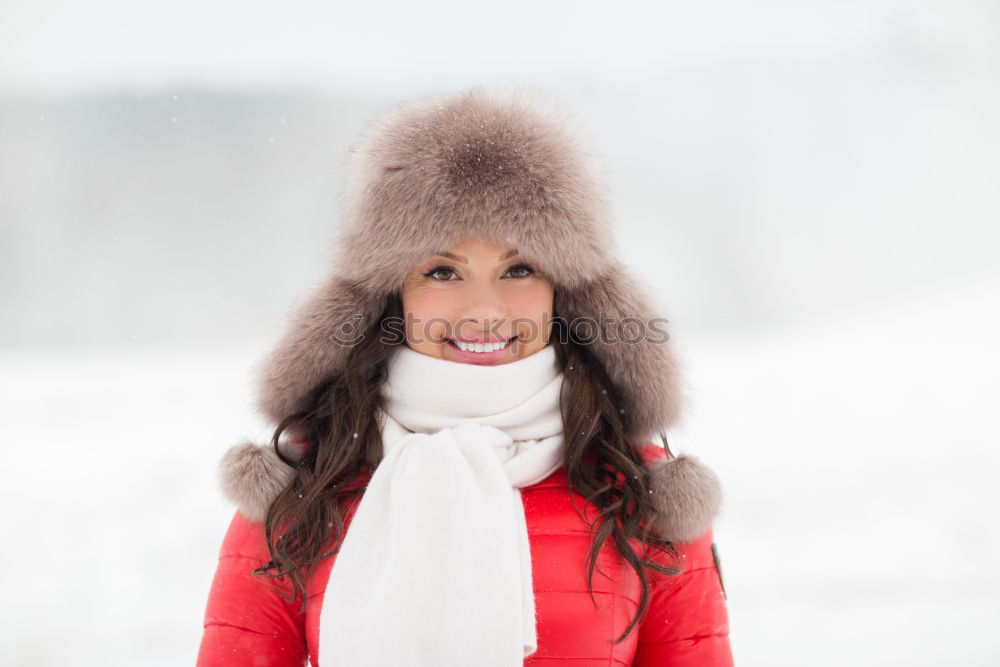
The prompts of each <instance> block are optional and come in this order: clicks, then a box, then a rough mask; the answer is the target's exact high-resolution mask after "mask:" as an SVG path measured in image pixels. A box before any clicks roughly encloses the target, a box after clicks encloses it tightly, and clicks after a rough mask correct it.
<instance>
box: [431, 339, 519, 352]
mask: <svg viewBox="0 0 1000 667" xmlns="http://www.w3.org/2000/svg"><path fill="white" fill-rule="evenodd" d="M516 339H517V336H511V337H510V338H507V339H505V340H500V341H494V342H478V341H476V342H474V341H460V340H455V339H454V338H449V339H448V340H447V343H448V345H450V346H451V347H452V349H455V350H458V351H459V352H461V353H462V354H463V355H479V354H481V355H483V356H484V357H486V356H489V355H494V356H495V355H497V354H498V353H500V352H502V351H503V350H505V349H506V348H507V346H508V345H509V344H510V343H511V342H513V341H514V340H516Z"/></svg>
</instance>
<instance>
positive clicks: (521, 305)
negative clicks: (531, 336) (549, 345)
mask: <svg viewBox="0 0 1000 667" xmlns="http://www.w3.org/2000/svg"><path fill="white" fill-rule="evenodd" d="M552 297H553V293H552V287H551V286H549V285H547V284H539V285H532V286H531V287H530V288H528V289H524V290H521V291H519V292H517V293H515V294H512V295H511V299H510V301H508V305H509V307H510V311H511V317H513V318H515V319H516V320H517V322H518V326H517V330H518V332H519V333H525V332H527V331H529V330H534V331H536V332H537V331H539V330H540V329H544V328H545V327H547V325H548V324H549V322H551V320H552Z"/></svg>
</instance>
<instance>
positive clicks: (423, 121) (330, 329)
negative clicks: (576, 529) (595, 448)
mask: <svg viewBox="0 0 1000 667" xmlns="http://www.w3.org/2000/svg"><path fill="white" fill-rule="evenodd" d="M572 125H573V123H572V120H571V119H570V118H569V117H568V116H567V115H566V114H565V113H564V112H562V111H560V110H559V109H558V108H557V107H556V106H555V105H554V104H552V103H551V102H550V101H549V100H547V99H545V98H543V97H541V96H540V95H538V94H537V93H528V92H526V91H524V90H523V89H522V90H518V91H516V92H514V93H508V94H498V93H495V92H490V91H488V90H486V89H485V88H483V87H475V88H471V89H468V90H465V91H462V92H460V93H456V94H444V95H436V96H432V97H428V98H425V99H421V100H418V101H412V102H408V103H404V104H400V105H397V106H396V107H394V108H391V109H389V110H387V111H386V112H385V113H384V114H383V115H381V116H380V117H378V118H376V119H375V120H374V121H373V122H372V123H371V125H370V126H369V127H368V128H367V131H366V132H365V133H363V134H362V136H361V137H360V138H359V139H358V140H357V141H356V142H355V143H354V144H353V145H352V146H350V147H349V149H348V150H349V162H348V169H347V182H346V188H345V191H344V194H343V202H342V206H343V207H342V213H341V219H340V224H339V228H338V235H337V239H336V244H335V250H334V257H333V270H332V272H331V273H330V274H329V276H328V277H327V278H326V279H325V280H324V281H323V282H321V283H320V284H319V285H317V286H316V287H315V288H314V289H313V291H312V292H311V293H309V294H308V295H306V297H305V298H304V299H303V300H302V301H301V302H300V303H299V305H298V306H297V308H296V310H295V312H294V313H293V316H292V318H291V320H290V321H289V322H288V324H287V326H286V329H285V331H284V333H283V335H282V337H281V339H280V340H279V342H278V344H277V346H276V347H275V348H274V349H273V350H272V351H271V352H270V353H269V354H268V355H267V356H266V357H265V358H264V359H263V360H262V361H261V362H260V363H259V365H258V366H257V368H256V375H257V378H258V394H257V406H258V409H259V410H260V412H261V413H262V414H263V415H264V416H265V417H266V418H268V419H269V420H271V421H273V422H274V423H277V422H279V421H281V420H282V419H284V418H285V417H287V416H289V415H290V414H292V413H295V412H297V411H299V410H301V409H303V407H304V406H305V402H306V399H307V397H308V395H309V393H310V392H311V390H312V389H313V388H314V387H316V386H317V385H319V384H320V383H321V382H323V381H324V380H326V379H328V378H329V377H331V376H332V375H334V374H336V373H338V372H339V371H340V370H341V369H342V368H343V365H344V362H345V360H346V358H347V355H348V353H349V351H350V347H349V346H347V345H343V344H340V343H338V342H335V341H338V340H345V339H349V338H350V337H351V336H352V335H353V334H355V333H358V332H361V331H364V330H366V329H368V327H369V326H370V325H371V324H372V323H373V322H374V320H375V319H376V318H377V317H378V316H379V315H380V314H381V308H382V306H383V304H384V303H385V298H386V297H387V296H388V295H390V294H392V293H393V292H394V291H396V290H398V289H399V288H400V286H401V285H402V284H403V282H404V279H405V278H406V276H407V275H408V274H409V272H410V271H412V269H413V267H414V266H415V265H416V264H417V263H418V262H420V261H422V260H423V259H425V258H426V257H428V256H431V255H433V254H435V253H437V252H439V251H441V250H444V249H447V248H448V247H450V246H451V245H452V244H454V243H456V242H459V241H462V240H465V239H469V238H477V239H490V240H493V241H495V242H498V243H503V244H506V245H507V246H509V247H511V248H516V249H517V250H518V252H519V254H520V255H521V257H523V258H524V259H525V261H527V262H528V263H531V264H534V265H535V266H537V268H538V269H539V270H541V271H542V273H544V274H546V275H547V276H548V277H549V278H550V279H551V280H552V282H553V285H554V287H555V311H556V312H555V315H556V316H558V317H560V318H561V319H563V320H565V321H566V322H567V323H569V324H570V330H571V331H577V332H578V333H579V335H580V337H585V338H586V340H587V344H588V345H589V346H590V348H591V352H592V353H593V354H594V356H595V357H596V358H597V359H598V360H599V361H600V363H601V365H602V366H603V368H604V369H605V371H606V373H607V374H608V377H609V379H610V381H611V382H612V383H613V384H614V388H615V390H616V392H617V395H618V396H619V398H620V401H621V406H620V409H621V410H622V419H623V423H624V426H625V432H626V436H627V437H628V438H629V439H630V441H632V442H633V443H634V444H636V445H637V446H639V445H642V444H647V443H649V442H650V440H651V438H652V437H653V436H654V435H655V434H657V433H659V432H662V431H664V430H665V429H667V428H668V427H670V426H672V425H674V424H675V423H677V422H678V421H679V419H680V417H681V412H682V410H683V407H684V406H683V400H682V399H683V396H682V391H681V373H680V366H679V362H678V360H677V359H676V357H675V355H674V353H673V350H672V347H671V345H670V343H669V341H668V340H667V339H668V338H669V337H668V336H666V335H665V334H664V333H663V331H662V328H661V329H660V330H659V332H658V333H659V336H658V337H657V335H656V334H657V331H652V333H651V329H650V323H651V322H654V321H655V320H656V319H657V318H658V317H659V316H660V313H658V312H657V307H656V305H655V302H654V300H653V298H652V295H651V294H650V292H649V291H648V289H647V288H646V286H645V285H643V284H642V282H641V281H640V280H639V279H637V277H636V276H635V275H634V274H632V273H631V272H630V271H629V270H628V268H627V267H625V266H623V265H622V263H621V262H620V261H619V260H618V258H617V257H616V252H615V247H614V239H613V234H612V224H611V219H610V215H609V211H608V206H607V201H606V194H605V191H604V187H603V183H602V181H603V179H602V177H601V169H600V167H599V164H598V162H597V159H596V158H595V156H594V154H593V152H592V151H590V150H589V149H588V147H587V142H586V141H585V140H584V139H583V137H582V136H581V135H580V134H579V133H577V132H575V131H574V130H573V129H572ZM660 321H661V322H662V321H665V320H663V319H662V318H660ZM627 322H631V323H632V325H630V326H632V327H634V326H639V328H640V330H641V331H640V333H641V335H637V336H632V337H631V338H629V340H628V341H622V340H621V339H620V336H621V335H623V334H627V333H629V332H631V333H633V334H634V333H635V329H634V328H632V329H621V328H619V327H621V326H623V323H627ZM594 325H597V326H598V329H597V330H596V331H595V329H594ZM576 327H583V328H581V329H576ZM584 331H586V333H584ZM598 334H599V335H598ZM271 454H273V452H271ZM276 467H277V468H278V470H275V468H276ZM282 467H283V468H287V466H285V465H284V464H283V463H281V461H280V459H278V458H277V457H276V456H268V455H267V454H266V453H265V452H263V451H262V449H261V448H253V447H250V448H248V447H247V446H243V447H240V446H237V447H234V448H233V450H231V451H230V452H229V453H228V454H227V455H226V458H225V459H224V461H223V464H222V469H221V471H222V477H223V486H224V488H225V489H226V493H227V495H228V496H229V497H230V498H231V499H233V500H234V501H236V502H237V504H238V505H240V507H241V509H242V510H244V513H245V514H247V516H251V518H262V516H263V510H265V509H266V507H267V504H268V503H269V500H270V497H273V495H274V493H275V491H274V489H275V488H277V489H278V490H279V491H280V489H281V488H282V486H283V484H285V483H287V479H288V478H289V470H283V469H281V468H282ZM655 468H656V469H662V472H661V473H660V478H659V482H656V481H655V480H654V484H656V486H655V487H654V488H656V489H657V490H658V493H660V494H663V496H664V504H665V505H671V507H670V508H666V509H667V514H671V515H672V516H675V520H673V521H672V523H671V526H672V527H668V526H663V527H664V528H668V531H670V532H673V533H674V534H675V536H680V535H681V533H683V535H684V536H690V535H689V534H690V533H692V532H696V531H697V529H698V528H699V527H701V528H704V527H707V526H706V525H705V524H706V522H707V523H710V522H711V520H712V518H713V517H714V516H715V514H716V513H717V511H718V508H719V504H720V501H721V494H720V491H719V485H718V480H717V479H716V478H715V475H714V474H713V473H712V471H711V470H709V469H708V468H707V467H705V466H703V465H701V464H699V463H698V462H697V461H696V459H694V458H693V457H687V456H681V457H679V458H677V459H675V460H672V461H671V462H669V463H666V464H663V463H661V464H658V465H657V466H655ZM692 479H694V480H695V481H694V482H691V480H692ZM685 480H687V482H690V483H688V484H687V486H684V483H685ZM681 487H683V488H681ZM678 512H681V514H683V516H680V517H677V516H676V515H677V513H678ZM692 522H693V524H696V525H694V526H693V527H692ZM683 524H686V526H682V525H683Z"/></svg>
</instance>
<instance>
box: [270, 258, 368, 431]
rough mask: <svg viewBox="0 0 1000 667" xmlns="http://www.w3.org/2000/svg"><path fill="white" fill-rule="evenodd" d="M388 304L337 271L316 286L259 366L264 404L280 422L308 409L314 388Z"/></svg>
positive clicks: (336, 368) (340, 364)
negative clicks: (307, 405)
mask: <svg viewBox="0 0 1000 667" xmlns="http://www.w3.org/2000/svg"><path fill="white" fill-rule="evenodd" d="M384 306H385V299H384V298H382V297H379V296H377V295H372V294H369V293H366V292H364V291H363V290H361V289H360V288H358V287H357V286H356V285H355V284H354V283H352V282H351V281H349V280H346V279H344V278H342V277H340V276H339V275H336V274H335V275H333V276H331V277H330V278H328V279H327V280H326V281H324V282H323V283H322V284H320V285H319V286H318V287H317V288H315V289H314V290H313V292H312V293H311V294H310V295H309V296H308V297H307V298H306V300H305V301H304V302H303V303H301V304H300V305H299V307H298V308H296V310H295V313H294V315H293V317H292V318H291V320H290V322H289V323H288V325H287V326H286V328H285V332H284V334H283V335H282V337H281V340H280V341H279V342H278V345H277V346H276V347H275V348H274V349H273V350H272V351H271V353H270V354H268V355H267V356H266V357H265V358H264V359H263V360H262V361H261V362H259V363H258V364H257V366H256V368H255V372H256V375H257V377H258V396H257V407H258V409H259V410H260V411H261V412H262V413H263V414H264V415H265V416H266V417H267V418H269V419H271V420H272V421H274V422H275V423H277V422H280V421H281V420H282V419H284V418H285V417H287V416H289V415H291V414H293V413H295V412H299V411H301V410H303V409H304V408H305V406H306V400H307V398H308V396H309V393H310V392H311V391H312V390H313V388H314V387H316V386H317V385H318V384H320V383H321V382H323V381H324V380H326V379H328V378H330V377H331V376H333V375H335V374H336V373H338V372H339V371H340V370H341V369H342V368H343V367H344V363H345V362H346V360H347V357H348V355H349V354H350V351H351V347H352V346H353V345H354V344H356V343H357V342H359V341H360V340H361V337H363V336H364V335H365V332H367V331H368V329H369V327H370V326H371V325H372V323H373V322H374V321H375V320H376V318H378V317H379V316H380V315H381V313H382V310H383V308H384Z"/></svg>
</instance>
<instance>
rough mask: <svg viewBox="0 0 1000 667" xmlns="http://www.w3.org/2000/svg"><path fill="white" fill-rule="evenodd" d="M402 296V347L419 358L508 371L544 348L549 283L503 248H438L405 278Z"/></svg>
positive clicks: (465, 244) (476, 243)
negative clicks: (494, 366)
mask: <svg viewBox="0 0 1000 667" xmlns="http://www.w3.org/2000/svg"><path fill="white" fill-rule="evenodd" d="M401 295H402V301H403V313H404V316H405V318H406V326H405V332H406V344H407V345H409V346H410V347H411V348H413V349H414V350H416V351H417V352H420V353H422V354H426V355H429V356H432V357H437V358H439V359H445V360H448V361H458V362H462V363H469V364H505V363H509V362H511V361H516V360H518V359H523V358H524V357H527V356H530V355H532V354H534V353H535V352H537V351H538V350H540V349H542V348H543V347H545V345H546V344H548V342H549V334H550V331H551V323H552V302H553V287H552V283H551V282H550V281H549V279H548V278H547V277H545V276H544V275H542V274H541V273H539V272H538V270H537V269H536V268H535V267H534V266H532V265H530V264H527V263H526V262H525V260H523V259H521V258H520V257H518V255H517V254H516V251H515V250H514V249H512V248H508V247H507V246H505V245H497V244H494V243H491V242H485V241H480V240H468V241H462V242H461V243H456V244H455V245H453V246H452V247H451V248H442V249H441V254H439V255H433V256H430V257H427V258H425V259H424V260H423V261H421V262H420V263H419V264H418V265H417V266H416V267H415V268H414V270H413V271H411V272H410V275H409V276H408V277H407V279H406V281H405V283H404V284H403V288H402V293H401ZM463 347H464V348H465V349H464V350H463V349H462V348H463ZM495 348H499V349H495Z"/></svg>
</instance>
